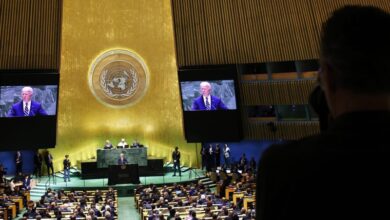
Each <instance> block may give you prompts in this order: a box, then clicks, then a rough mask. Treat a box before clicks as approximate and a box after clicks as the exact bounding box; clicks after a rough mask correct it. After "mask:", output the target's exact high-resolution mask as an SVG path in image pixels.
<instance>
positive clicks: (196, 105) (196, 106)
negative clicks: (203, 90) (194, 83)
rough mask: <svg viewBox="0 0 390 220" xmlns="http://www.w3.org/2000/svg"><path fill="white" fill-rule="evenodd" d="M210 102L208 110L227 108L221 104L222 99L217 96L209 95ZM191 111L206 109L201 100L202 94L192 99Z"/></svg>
mask: <svg viewBox="0 0 390 220" xmlns="http://www.w3.org/2000/svg"><path fill="white" fill-rule="evenodd" d="M210 98H211V103H210V110H227V109H228V108H227V107H226V106H225V104H223V102H222V100H221V99H220V98H217V97H215V96H212V95H210ZM191 109H192V110H193V111H198V110H207V109H206V106H205V104H204V101H203V96H199V97H198V98H196V99H195V100H194V102H193V103H192V108H191Z"/></svg>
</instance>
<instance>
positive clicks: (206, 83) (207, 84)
mask: <svg viewBox="0 0 390 220" xmlns="http://www.w3.org/2000/svg"><path fill="white" fill-rule="evenodd" d="M203 86H207V87H209V88H211V84H210V83H209V82H206V81H204V82H201V83H200V87H203Z"/></svg>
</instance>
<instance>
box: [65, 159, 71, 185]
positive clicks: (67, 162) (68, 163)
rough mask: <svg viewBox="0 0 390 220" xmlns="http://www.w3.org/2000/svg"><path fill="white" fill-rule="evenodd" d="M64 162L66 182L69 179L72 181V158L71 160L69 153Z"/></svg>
mask: <svg viewBox="0 0 390 220" xmlns="http://www.w3.org/2000/svg"><path fill="white" fill-rule="evenodd" d="M63 164H64V182H66V180H68V182H70V164H71V163H70V160H69V155H65V159H64V161H63Z"/></svg>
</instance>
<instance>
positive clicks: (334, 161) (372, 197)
mask: <svg viewBox="0 0 390 220" xmlns="http://www.w3.org/2000/svg"><path fill="white" fill-rule="evenodd" d="M389 134H390V112H389V111H387V112H386V111H383V112H380V111H378V112H354V113H348V114H344V115H342V116H340V117H338V118H336V119H335V120H334V121H333V122H332V123H331V124H330V127H329V129H328V130H327V131H325V132H323V133H322V134H320V135H316V136H313V137H308V138H305V139H303V140H300V141H295V142H292V143H287V144H284V145H274V146H271V147H270V148H269V149H267V150H266V151H265V152H264V154H263V156H262V158H261V160H260V164H259V171H258V175H257V179H258V180H257V181H258V182H257V190H256V193H257V196H256V200H257V201H256V206H257V207H256V211H257V214H256V216H257V219H262V220H268V219H295V218H296V219H335V218H337V219H379V218H383V219H389V218H390V213H389V212H388V204H389V203H388V202H384V203H383V202H381V201H382V200H383V199H385V198H390V179H389V178H388V175H387V174H388V172H389V170H390V159H389V158H390V141H389ZM380 216H381V217H380Z"/></svg>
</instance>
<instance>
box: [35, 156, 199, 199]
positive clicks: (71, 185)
mask: <svg viewBox="0 0 390 220" xmlns="http://www.w3.org/2000/svg"><path fill="white" fill-rule="evenodd" d="M152 160H153V161H154V160H155V159H152ZM154 162H156V161H154ZM90 163H93V162H92V161H90V162H87V165H86V166H88V165H91V164H90ZM95 163H96V162H95ZM152 163H153V162H152ZM152 163H151V165H153V164H152ZM156 163H158V164H159V169H162V170H164V171H166V172H161V173H159V174H160V175H157V172H155V173H153V172H151V173H153V174H154V175H140V178H139V180H140V184H141V185H148V184H156V185H165V184H173V183H189V182H194V181H198V180H199V179H203V178H205V176H204V172H203V171H202V170H199V169H190V168H188V167H182V168H181V171H182V175H181V177H179V176H175V177H173V172H172V171H171V166H172V165H171V164H165V165H163V166H160V165H161V161H159V162H156ZM95 165H96V164H95ZM161 167H162V168H161ZM106 169H107V168H106ZM145 169H146V168H145ZM99 170H100V169H99ZM99 170H97V169H95V170H93V171H94V172H93V173H89V174H88V173H87V174H83V173H82V172H81V171H80V170H78V169H77V168H72V169H71V181H70V182H64V179H63V173H62V172H57V173H56V174H55V176H54V177H53V176H51V177H50V178H49V177H48V176H44V177H41V178H39V179H37V185H36V186H34V187H33V188H32V190H31V197H32V200H34V201H36V200H39V199H40V197H41V196H42V195H43V194H44V193H45V191H46V189H47V188H49V187H50V188H52V189H75V190H82V189H106V188H107V187H109V186H110V185H108V178H107V177H96V176H98V175H100V176H106V175H107V172H104V173H103V171H101V170H100V171H99ZM89 171H91V170H89ZM98 172H100V173H101V174H99V173H98ZM144 174H145V173H144ZM82 176H84V177H87V178H81V177H82ZM93 176H95V178H93ZM138 185H139V184H131V183H127V184H116V185H111V186H112V187H113V188H114V189H116V190H118V195H119V196H131V195H132V194H133V192H134V189H135V188H136V187H137V186H138Z"/></svg>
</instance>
